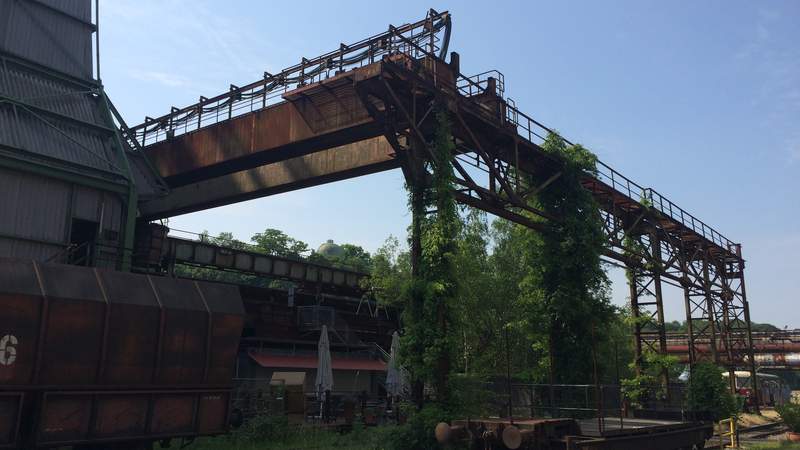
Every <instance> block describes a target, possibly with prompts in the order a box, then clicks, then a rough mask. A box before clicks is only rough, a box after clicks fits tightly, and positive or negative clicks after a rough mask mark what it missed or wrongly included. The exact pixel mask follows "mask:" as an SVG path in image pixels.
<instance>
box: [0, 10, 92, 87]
mask: <svg viewBox="0 0 800 450" xmlns="http://www.w3.org/2000/svg"><path fill="white" fill-rule="evenodd" d="M52 3H56V4H57V3H61V2H52ZM86 4H89V8H90V10H91V4H90V3H89V0H83V1H82V2H78V1H77V0H70V2H69V3H67V4H63V5H62V6H60V7H58V8H57V9H60V10H62V11H67V12H68V13H67V14H63V13H59V12H58V11H54V10H52V9H51V8H49V7H47V6H45V5H42V4H39V3H37V2H35V1H29V0H5V1H3V2H0V5H1V6H0V24H3V27H2V28H0V31H2V32H3V35H0V49H2V50H4V51H6V52H8V53H13V54H15V55H18V56H20V57H22V58H25V59H28V60H31V61H34V62H36V63H38V64H41V65H44V66H47V67H52V68H53V69H55V70H58V71H61V72H64V73H67V74H70V75H72V76H75V77H79V78H84V79H91V78H92V26H91V23H87V21H85V9H86ZM69 13H77V14H75V15H74V16H73V15H71V14H69ZM81 16H84V18H82V17H81Z"/></svg>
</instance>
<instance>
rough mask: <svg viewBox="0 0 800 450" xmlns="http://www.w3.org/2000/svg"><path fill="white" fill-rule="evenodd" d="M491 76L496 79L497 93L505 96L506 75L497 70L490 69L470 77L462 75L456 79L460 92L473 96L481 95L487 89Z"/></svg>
mask: <svg viewBox="0 0 800 450" xmlns="http://www.w3.org/2000/svg"><path fill="white" fill-rule="evenodd" d="M490 78H491V79H494V80H495V83H496V84H497V94H498V95H500V97H505V92H506V82H505V76H504V75H503V74H502V73H501V72H499V71H497V70H489V71H486V72H482V73H479V74H477V75H471V76H469V77H466V76H463V75H461V76H459V78H458V80H457V81H456V87H457V88H458V92H459V93H461V94H462V95H465V96H467V97H472V96H473V95H479V94H482V93H484V92H485V91H486V89H487V87H488V86H489V79H490Z"/></svg>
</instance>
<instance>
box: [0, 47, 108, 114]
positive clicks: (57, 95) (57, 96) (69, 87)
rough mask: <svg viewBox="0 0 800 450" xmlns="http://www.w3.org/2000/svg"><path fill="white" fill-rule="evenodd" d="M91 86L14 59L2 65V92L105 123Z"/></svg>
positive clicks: (6, 60) (38, 104)
mask: <svg viewBox="0 0 800 450" xmlns="http://www.w3.org/2000/svg"><path fill="white" fill-rule="evenodd" d="M91 91H92V87H91V86H89V85H80V84H76V83H71V82H69V81H67V80H64V79H59V78H55V77H52V76H47V75H45V74H43V73H41V72H40V71H37V70H35V69H33V68H30V67H26V66H25V65H24V64H20V63H18V62H16V61H14V60H12V59H5V60H4V64H2V65H0V93H2V94H3V95H5V96H7V97H10V98H13V99H16V100H19V101H21V102H23V103H27V104H30V105H33V106H36V107H39V108H44V109H47V110H49V111H53V112H57V113H59V114H62V115H65V116H70V117H74V118H76V119H80V120H83V121H84V122H90V123H98V124H101V123H103V118H102V116H101V115H100V112H99V109H98V105H97V98H96V96H95V95H94V94H92V92H91Z"/></svg>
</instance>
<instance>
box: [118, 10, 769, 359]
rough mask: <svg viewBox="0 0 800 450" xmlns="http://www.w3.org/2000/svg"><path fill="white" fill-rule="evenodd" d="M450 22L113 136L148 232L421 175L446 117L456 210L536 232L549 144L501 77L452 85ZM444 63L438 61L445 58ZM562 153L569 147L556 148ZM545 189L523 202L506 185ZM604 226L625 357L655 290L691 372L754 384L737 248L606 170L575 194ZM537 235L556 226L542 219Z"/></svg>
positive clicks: (660, 324) (646, 329) (397, 31)
mask: <svg viewBox="0 0 800 450" xmlns="http://www.w3.org/2000/svg"><path fill="white" fill-rule="evenodd" d="M450 32H451V16H450V15H449V14H448V13H447V12H441V13H440V12H436V11H433V10H431V11H430V12H429V13H428V14H427V16H426V18H425V19H423V20H420V21H418V22H415V23H411V24H407V25H403V26H399V27H393V26H390V27H389V29H388V30H387V31H385V32H383V33H380V34H378V35H376V36H373V37H371V38H368V39H365V40H362V41H359V42H356V43H354V44H350V45H345V44H341V45H340V46H339V48H338V49H336V50H334V51H332V52H329V53H326V54H324V55H321V56H319V57H316V58H311V59H306V58H303V59H302V60H301V62H300V63H298V64H296V65H294V66H292V67H289V68H287V69H285V70H282V71H281V72H279V73H275V74H271V73H266V72H265V73H264V76H263V78H262V79H259V80H257V81H254V82H253V83H250V84H248V85H246V86H234V85H231V86H230V89H229V90H228V91H227V92H224V93H222V94H220V95H217V96H214V97H210V98H206V97H200V99H199V101H198V102H197V103H195V104H193V105H189V106H186V107H182V108H175V107H173V108H172V109H171V111H170V112H169V113H168V114H165V115H163V116H160V117H156V118H149V117H148V118H146V119H145V121H144V122H143V123H141V124H139V125H136V126H133V127H127V126H126V125H125V124H124V122H122V120H121V118H120V117H119V115H118V114H117V120H118V122H119V123H118V125H119V127H120V129H121V130H122V138H123V140H124V141H126V142H127V143H128V145H129V146H130V147H131V151H132V152H134V153H140V154H142V153H143V154H144V155H146V156H147V159H149V161H150V163H151V164H152V166H153V167H154V168H155V170H156V172H157V173H158V174H159V175H160V177H161V180H159V182H160V183H162V186H161V187H162V188H163V191H164V192H165V195H162V196H157V197H155V198H147V199H142V200H140V204H139V210H140V212H141V215H142V217H141V218H142V219H144V220H154V219H159V218H165V217H170V216H174V215H177V214H183V213H188V212H193V211H199V210H203V209H207V208H212V207H217V206H222V205H227V204H231V203H235V202H239V201H243V200H248V199H254V198H259V197H264V196H269V195H273V194H277V193H282V192H287V191H292V190H296V189H302V188H305V187H310V186H316V185H320V184H324V183H329V182H333V181H337V180H344V179H348V178H353V177H358V176H362V175H366V174H371V173H376V172H381V171H386V170H392V169H396V168H401V169H403V171H404V174H405V175H406V177H407V179H413V178H414V177H420V176H426V174H425V173H422V174H420V170H421V169H420V168H421V167H422V168H423V170H424V166H420V165H419V164H418V163H415V161H418V160H419V159H422V160H424V159H426V152H427V151H428V150H427V145H428V142H430V141H431V137H432V135H433V131H434V125H435V124H434V123H433V122H434V120H433V117H432V116H433V114H432V111H433V110H434V106H435V105H446V109H447V111H448V112H449V114H450V117H451V119H452V123H453V127H452V133H453V138H454V140H455V142H456V151H455V152H454V154H453V158H452V163H453V166H454V168H455V170H456V172H457V180H456V184H457V186H458V189H457V192H456V200H457V201H458V202H460V203H462V204H464V205H468V206H470V207H474V208H479V209H481V210H484V211H486V212H489V213H491V214H494V215H496V216H499V217H502V218H505V219H508V220H511V221H514V222H516V223H519V224H522V225H525V226H528V227H531V228H533V229H541V228H542V227H543V226H546V223H547V221H546V220H544V221H539V220H536V221H534V220H530V219H529V218H528V215H526V214H524V213H533V214H536V215H539V216H542V215H543V214H542V213H541V212H540V211H538V210H536V209H534V208H532V207H531V206H529V204H528V202H527V201H526V198H527V197H528V196H530V195H534V194H536V193H537V192H539V191H541V190H543V189H547V188H548V185H549V184H550V183H552V181H554V180H556V179H557V178H558V177H559V176H561V173H562V168H563V165H564V161H562V160H561V159H560V158H559V157H556V156H553V155H549V154H546V153H545V152H544V151H543V150H542V148H541V147H540V145H541V143H542V142H543V140H544V139H545V137H546V136H547V134H548V133H551V132H552V131H551V130H550V129H549V128H548V127H546V126H545V125H543V124H541V123H539V122H538V121H536V120H535V119H533V118H531V117H530V116H529V115H527V114H525V113H524V112H522V111H521V110H520V109H518V108H517V107H516V105H515V104H514V102H513V101H512V100H511V99H508V98H506V97H505V95H504V90H505V89H504V88H505V80H504V77H503V76H502V74H500V73H499V72H496V71H490V72H486V73H482V74H479V75H475V76H466V75H463V74H462V73H461V72H460V64H459V55H458V54H457V53H448V51H449V48H448V45H449V40H450ZM448 56H449V61H446V57H448ZM567 142H568V143H569V141H567ZM520 173H526V174H533V175H536V176H537V178H538V179H543V180H547V181H546V182H544V183H542V184H541V185H540V186H537V187H535V189H530V188H527V187H525V186H523V184H522V183H521V182H520V179H519V174H520ZM581 183H582V184H583V187H584V188H586V189H587V190H588V191H589V192H591V193H592V195H593V196H594V198H595V200H596V201H597V204H598V206H599V208H600V210H601V213H602V216H603V218H604V231H605V235H606V237H607V247H606V251H605V253H606V255H605V256H606V257H607V258H609V259H611V260H613V261H615V262H616V263H617V264H620V265H623V266H624V267H625V268H627V269H628V270H629V271H630V274H631V276H630V279H631V282H630V283H629V284H630V297H631V305H632V312H633V315H634V317H636V318H638V320H637V321H636V323H637V325H636V329H635V340H636V357H637V361H639V362H640V363H641V361H642V354H643V352H645V351H647V350H648V349H649V350H652V351H655V352H658V353H667V334H666V332H665V328H664V312H663V303H664V300H663V293H662V288H663V285H664V284H670V285H673V286H677V287H678V288H680V289H681V290H682V291H683V294H684V303H685V305H684V306H685V311H686V321H687V324H688V327H689V328H688V334H687V341H688V349H687V350H688V355H689V361H690V363H696V362H698V361H714V362H717V363H720V364H722V365H726V366H728V367H729V368H730V369H731V370H732V369H733V368H734V367H743V368H746V369H748V370H750V371H754V370H755V367H754V364H753V361H754V359H753V350H752V336H751V330H750V317H749V310H748V302H747V295H746V291H745V281H744V267H745V261H744V259H743V257H742V251H741V245H740V244H738V243H734V242H733V241H731V240H730V239H728V238H727V237H725V236H723V235H722V234H721V233H719V232H718V231H717V230H715V229H714V228H712V227H711V226H709V225H708V224H706V223H704V222H703V221H701V220H700V219H698V218H697V217H695V216H694V215H692V214H690V213H689V212H687V211H685V210H684V209H682V208H681V207H679V206H678V205H676V204H675V203H673V202H672V201H670V200H669V199H668V198H667V197H665V196H664V195H662V194H660V193H659V192H657V191H655V190H653V189H651V188H647V187H643V186H642V185H640V184H637V183H636V182H634V181H632V180H631V179H629V178H628V177H626V176H624V175H622V174H620V173H619V172H617V171H616V170H614V169H612V168H611V167H609V166H608V165H606V164H604V163H602V162H598V163H597V170H596V172H587V173H585V174H584V176H583V179H582V181H581ZM545 219H547V220H558V219H557V218H553V217H545Z"/></svg>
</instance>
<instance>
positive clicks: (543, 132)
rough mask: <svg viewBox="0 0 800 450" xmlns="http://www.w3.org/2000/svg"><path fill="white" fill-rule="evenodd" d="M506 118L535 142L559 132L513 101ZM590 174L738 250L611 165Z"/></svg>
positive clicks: (507, 107)
mask: <svg viewBox="0 0 800 450" xmlns="http://www.w3.org/2000/svg"><path fill="white" fill-rule="evenodd" d="M506 120H507V121H508V122H509V123H511V124H513V125H515V126H516V128H517V134H519V136H520V137H522V138H524V139H527V140H528V141H530V142H532V143H535V144H541V143H542V142H544V140H545V139H546V138H547V136H548V135H549V134H551V133H555V132H554V131H553V130H551V129H550V128H548V127H546V126H544V125H542V124H541V123H539V122H538V121H536V120H534V119H533V118H531V117H529V116H528V115H526V114H525V113H523V112H522V111H520V110H519V109H517V108H516V106H514V105H513V103H510V104H507V105H506ZM564 141H565V142H566V143H567V144H569V145H573V144H572V142H570V141H569V140H567V139H564ZM589 175H590V176H592V177H594V178H596V179H597V180H598V181H602V182H603V183H605V184H606V185H608V186H609V187H611V188H612V189H614V190H616V191H617V192H620V193H622V194H624V195H626V196H627V197H628V198H630V199H632V200H634V201H638V202H640V203H642V204H644V205H647V206H649V207H651V208H654V209H656V210H657V211H659V212H661V213H662V214H664V215H665V216H667V217H669V218H671V219H672V220H674V221H675V222H678V223H680V224H682V225H683V226H685V227H686V228H688V229H690V230H692V231H693V232H695V233H697V234H698V235H700V236H702V237H703V238H705V239H706V240H708V241H710V242H712V243H714V244H716V245H718V246H720V247H721V248H723V249H725V250H727V251H729V252H733V251H734V247H735V245H736V244H735V243H734V242H733V241H731V240H730V239H728V238H726V237H725V236H723V235H722V234H721V233H719V232H718V231H717V230H715V229H714V228H712V227H710V226H709V225H707V224H706V223H705V222H703V221H702V220H700V219H698V218H697V217H695V216H693V215H692V214H690V213H688V212H687V211H686V210H684V209H683V208H681V207H679V206H678V205H676V204H675V203H673V202H672V201H671V200H669V199H668V198H666V197H664V196H663V195H661V194H659V193H658V192H657V191H655V190H653V189H651V188H645V187H643V186H641V185H639V184H638V183H636V182H634V181H632V180H631V179H630V178H628V177H626V176H624V175H622V174H621V173H619V172H617V171H616V170H614V169H612V168H611V167H610V166H609V165H608V164H605V163H603V162H602V161H597V164H596V168H595V171H594V172H593V173H591V174H589Z"/></svg>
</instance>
